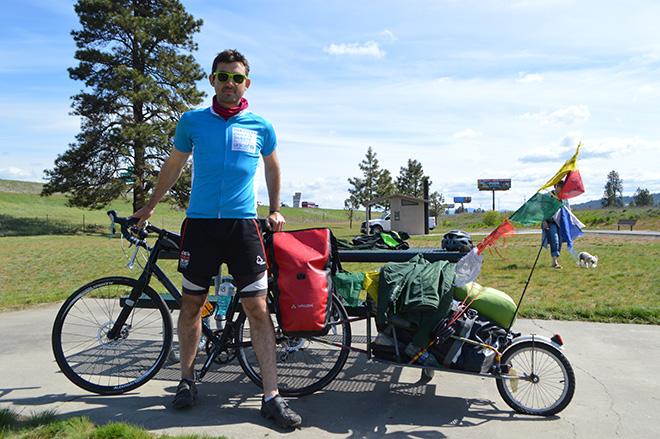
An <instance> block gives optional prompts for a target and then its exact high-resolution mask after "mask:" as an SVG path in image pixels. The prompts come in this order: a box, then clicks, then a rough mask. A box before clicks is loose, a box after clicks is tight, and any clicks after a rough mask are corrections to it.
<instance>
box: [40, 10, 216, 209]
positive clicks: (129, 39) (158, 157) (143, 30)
mask: <svg viewBox="0 0 660 439" xmlns="http://www.w3.org/2000/svg"><path fill="white" fill-rule="evenodd" d="M75 11H76V13H77V14H78V17H79V18H80V24H81V26H82V29H81V30H74V31H72V32H71V34H72V36H73V39H74V41H75V43H76V47H77V48H78V50H77V51H76V53H75V58H76V59H77V60H78V61H79V64H78V65H77V66H76V67H73V68H69V76H70V77H71V78H72V79H74V80H78V81H83V82H84V84H85V88H83V89H82V90H81V92H80V93H78V94H77V95H75V96H73V98H72V99H73V103H72V107H73V114H75V115H78V116H81V118H82V123H81V131H80V133H79V134H78V135H77V136H76V142H75V143H72V144H70V145H69V149H68V150H67V151H66V152H65V153H64V154H62V155H60V156H58V158H57V159H56V160H55V167H54V169H52V170H46V171H45V174H46V178H47V179H48V180H49V181H48V183H47V184H46V185H45V186H44V188H43V191H42V195H51V194H53V193H55V192H65V193H67V195H68V196H69V200H68V202H69V204H70V205H74V206H81V207H89V208H99V207H103V206H105V205H107V204H108V203H109V202H110V201H112V200H113V199H115V198H117V197H119V196H121V195H126V194H128V193H129V192H132V194H133V209H135V210H136V209H138V208H140V207H142V206H143V205H144V204H145V203H146V198H147V196H148V193H149V191H150V190H151V189H152V188H153V187H154V185H155V182H156V179H157V176H158V170H159V169H160V168H161V165H162V163H163V162H164V160H165V159H166V158H167V156H168V154H169V149H170V146H171V141H170V139H171V138H172V136H173V135H174V129H175V127H176V122H177V120H178V119H179V117H180V116H181V114H182V113H183V112H184V111H186V110H187V109H189V108H190V107H191V106H195V105H198V104H199V103H201V101H202V98H203V97H204V93H203V92H200V91H199V90H197V88H196V86H195V82H196V81H198V80H200V79H202V78H203V77H204V72H203V71H202V69H201V67H200V66H199V64H197V63H196V62H195V60H194V58H193V57H192V55H190V54H189V52H192V51H194V50H197V44H195V42H194V41H193V37H192V36H193V34H194V33H196V32H199V30H200V27H201V25H202V21H201V20H195V19H194V17H193V16H192V15H190V14H188V13H187V12H186V11H185V9H184V7H183V5H182V4H181V2H180V1H178V0H79V1H78V3H77V4H76V5H75ZM184 172H185V173H187V175H186V174H184V176H183V178H181V179H179V181H178V182H177V185H176V186H175V187H174V188H173V190H172V191H171V195H172V197H173V198H174V199H175V200H176V201H177V203H178V204H179V205H185V204H186V202H187V199H188V196H189V184H190V177H189V172H190V170H189V168H188V169H187V170H186V171H184Z"/></svg>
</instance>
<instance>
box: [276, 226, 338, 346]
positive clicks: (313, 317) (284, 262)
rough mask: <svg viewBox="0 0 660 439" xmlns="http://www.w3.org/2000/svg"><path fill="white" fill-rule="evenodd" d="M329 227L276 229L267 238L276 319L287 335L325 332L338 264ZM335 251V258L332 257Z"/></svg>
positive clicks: (308, 334)
mask: <svg viewBox="0 0 660 439" xmlns="http://www.w3.org/2000/svg"><path fill="white" fill-rule="evenodd" d="M333 238H334V237H333V236H332V233H331V232H330V229H326V228H318V229H306V230H295V231H287V232H277V233H273V234H272V235H271V236H270V239H269V240H268V242H267V246H268V250H267V252H266V253H267V257H268V265H269V267H270V270H271V272H272V274H273V281H274V282H273V292H274V293H275V309H276V314H277V321H278V323H279V325H280V328H281V329H282V331H283V332H284V333H285V334H286V335H290V336H311V335H321V334H325V332H326V331H327V329H326V326H327V323H328V320H329V318H330V309H331V305H332V291H333V288H332V277H331V274H332V273H333V271H334V270H336V264H338V262H339V261H338V259H337V254H336V247H335V246H333V244H332V243H333V240H334V239H333ZM333 254H334V258H333Z"/></svg>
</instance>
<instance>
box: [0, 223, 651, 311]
mask: <svg viewBox="0 0 660 439" xmlns="http://www.w3.org/2000/svg"><path fill="white" fill-rule="evenodd" d="M0 239H1V240H2V241H1V242H2V246H0V310H2V309H12V308H21V307H24V306H26V305H34V304H38V303H45V302H54V301H58V300H63V299H64V298H66V297H67V296H68V295H70V294H71V293H72V292H73V291H74V290H75V289H77V288H78V287H80V286H81V285H83V284H84V283H86V282H89V281H91V280H93V279H96V278H98V277H102V276H109V275H123V276H129V277H137V276H138V275H139V273H140V271H139V267H137V266H136V268H135V269H134V270H133V271H131V270H128V269H127V268H126V261H127V259H128V257H127V255H130V253H131V250H132V249H128V248H125V249H124V250H125V251H126V255H125V253H124V252H123V251H122V248H121V241H120V240H119V239H118V238H114V239H109V238H108V237H105V236H100V235H69V236H51V235H45V236H25V237H5V238H0ZM439 240H440V237H423V238H413V239H412V244H413V245H414V246H428V247H437V246H438V244H439ZM539 240H540V237H539V236H536V235H519V236H514V237H512V238H510V239H509V240H508V242H507V246H506V247H504V248H501V249H500V252H501V254H502V256H503V257H504V259H502V258H500V257H499V256H498V255H496V254H492V255H490V254H488V253H487V254H486V257H485V262H484V267H483V271H482V274H481V276H480V278H479V279H478V282H479V283H481V284H483V285H487V286H491V287H495V288H498V289H500V290H503V291H506V292H507V293H509V294H510V295H511V296H512V297H513V298H514V299H518V298H519V297H520V294H521V293H522V290H523V287H524V284H525V281H526V280H527V277H528V275H529V271H530V269H531V266H532V264H533V262H534V258H535V257H536V254H537V251H538V246H539ZM124 244H125V242H124ZM577 247H578V249H579V250H586V251H588V252H589V253H592V254H595V255H598V256H599V258H600V261H599V265H598V268H596V269H584V268H578V267H576V266H575V263H574V262H573V259H572V257H571V256H570V254H569V253H568V252H567V251H564V252H563V253H562V256H561V258H560V260H561V262H562V264H563V266H564V268H563V269H562V270H555V269H552V268H550V256H549V252H548V251H547V250H544V251H543V252H542V254H541V258H540V260H539V264H538V266H537V268H536V271H535V272H534V276H533V278H532V282H531V284H530V287H529V288H528V291H527V294H526V297H525V302H524V304H523V306H522V308H521V316H523V317H540V318H556V319H570V320H574V319H578V320H592V321H606V322H634V323H651V324H660V289H659V288H658V285H659V284H660V269H658V264H657V262H658V260H660V240H657V239H653V238H651V239H645V238H634V239H631V238H628V237H618V236H613V237H602V236H597V237H591V236H585V237H582V238H580V239H579V240H578V241H577ZM161 264H162V267H163V268H164V269H165V271H166V272H167V274H168V276H171V278H172V279H173V280H174V281H175V283H176V284H178V283H179V279H180V276H179V274H178V273H177V272H176V265H175V261H162V263H161ZM381 265H382V264H357V263H351V264H345V266H346V269H348V270H352V271H365V270H371V269H377V268H378V267H380V266H381ZM154 282H155V283H157V281H154ZM156 289H157V290H160V291H163V288H160V287H157V288H156Z"/></svg>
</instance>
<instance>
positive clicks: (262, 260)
mask: <svg viewBox="0 0 660 439" xmlns="http://www.w3.org/2000/svg"><path fill="white" fill-rule="evenodd" d="M265 264H266V261H264V258H262V257H261V256H258V255H257V265H265Z"/></svg>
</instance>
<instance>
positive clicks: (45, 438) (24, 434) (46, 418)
mask: <svg viewBox="0 0 660 439" xmlns="http://www.w3.org/2000/svg"><path fill="white" fill-rule="evenodd" d="M51 438H60V439H74V438H75V439H112V438H122V439H202V438H208V439H214V438H215V439H224V436H200V435H196V434H187V435H176V436H169V435H156V434H152V433H149V432H148V431H146V430H144V429H142V428H140V427H137V426H134V425H130V424H125V423H123V422H111V423H108V424H105V425H101V426H99V425H95V424H93V423H92V422H91V421H90V420H89V419H88V418H84V417H73V418H68V419H62V418H59V417H57V416H56V415H55V414H54V413H52V412H44V413H40V414H36V415H32V416H28V417H24V416H19V415H17V414H16V413H14V412H12V411H10V410H7V409H2V410H0V439H51Z"/></svg>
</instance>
